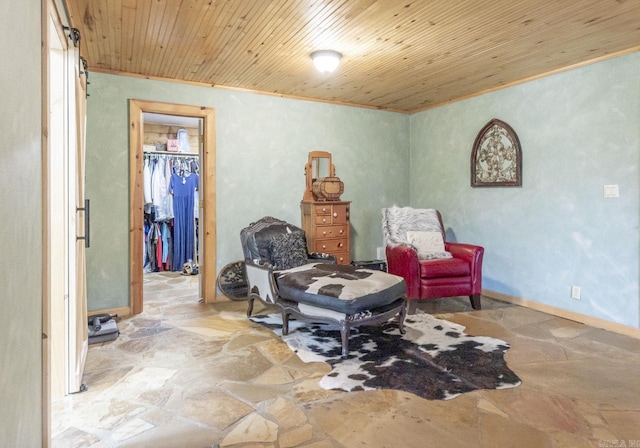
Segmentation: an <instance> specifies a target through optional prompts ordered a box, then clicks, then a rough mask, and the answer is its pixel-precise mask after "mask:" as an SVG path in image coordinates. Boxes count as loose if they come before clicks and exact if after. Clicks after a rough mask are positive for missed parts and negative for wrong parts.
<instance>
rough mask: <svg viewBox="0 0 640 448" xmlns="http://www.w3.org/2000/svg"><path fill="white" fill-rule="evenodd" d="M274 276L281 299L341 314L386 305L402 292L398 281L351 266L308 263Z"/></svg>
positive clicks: (386, 274)
mask: <svg viewBox="0 0 640 448" xmlns="http://www.w3.org/2000/svg"><path fill="white" fill-rule="evenodd" d="M294 274H295V275H294ZM275 275H276V284H277V285H278V289H279V291H280V296H281V297H282V298H284V299H287V300H292V301H294V302H298V303H302V304H307V305H312V306H315V307H320V308H326V309H329V310H333V311H337V312H339V313H344V314H358V313H361V312H367V311H369V310H372V309H375V308H378V307H382V306H385V305H389V304H391V303H393V302H395V301H396V300H397V299H398V297H403V296H404V293H405V290H406V284H405V281H404V279H403V278H402V277H399V276H396V275H393V274H388V273H386V272H382V271H378V270H370V269H362V268H358V267H357V266H352V265H335V264H332V265H328V264H325V263H309V264H305V265H303V266H299V267H296V268H292V269H287V270H283V271H277V272H276V273H275Z"/></svg>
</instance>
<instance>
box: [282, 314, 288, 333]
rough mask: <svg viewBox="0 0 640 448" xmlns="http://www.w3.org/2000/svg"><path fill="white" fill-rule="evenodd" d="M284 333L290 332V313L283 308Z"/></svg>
mask: <svg viewBox="0 0 640 448" xmlns="http://www.w3.org/2000/svg"><path fill="white" fill-rule="evenodd" d="M282 334H283V335H287V334H289V313H287V312H286V311H284V310H282Z"/></svg>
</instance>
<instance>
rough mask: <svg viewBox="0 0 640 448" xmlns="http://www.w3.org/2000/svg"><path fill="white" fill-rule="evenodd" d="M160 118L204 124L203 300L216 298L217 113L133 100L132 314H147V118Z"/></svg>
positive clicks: (200, 234)
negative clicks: (153, 115) (145, 175)
mask: <svg viewBox="0 0 640 448" xmlns="http://www.w3.org/2000/svg"><path fill="white" fill-rule="evenodd" d="M148 114H160V115H169V116H176V117H189V118H194V119H198V120H200V121H201V123H202V148H201V150H200V154H199V167H200V171H199V172H200V174H199V187H198V195H199V207H198V209H199V210H198V215H199V216H198V246H199V251H198V270H199V281H200V298H201V299H202V300H203V301H204V302H205V303H210V302H213V301H215V298H216V236H215V235H216V233H215V230H216V203H215V193H216V191H215V111H214V109H211V108H207V107H200V106H188V105H181V104H170V103H157V102H151V101H143V100H133V99H132V100H129V119H130V127H129V157H130V159H129V167H130V168H129V191H130V204H131V207H130V216H129V223H130V229H129V258H130V271H129V277H130V288H129V292H130V294H129V296H130V297H131V313H132V314H139V313H141V312H142V310H143V302H144V298H143V295H144V294H143V283H144V282H143V275H144V259H145V255H144V250H145V249H144V247H145V246H144V227H145V224H144V205H145V204H144V202H145V200H144V157H145V154H144V151H143V146H144V117H145V115H146V116H148ZM167 152H168V151H167Z"/></svg>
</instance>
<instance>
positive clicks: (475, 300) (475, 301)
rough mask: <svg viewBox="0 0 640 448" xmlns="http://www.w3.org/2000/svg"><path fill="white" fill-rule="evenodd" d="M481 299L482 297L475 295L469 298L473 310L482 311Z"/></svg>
mask: <svg viewBox="0 0 640 448" xmlns="http://www.w3.org/2000/svg"><path fill="white" fill-rule="evenodd" d="M481 297H482V296H481V295H480V294H473V295H471V296H469V300H470V301H471V308H473V309H474V310H481V309H482V304H481V303H480V299H481Z"/></svg>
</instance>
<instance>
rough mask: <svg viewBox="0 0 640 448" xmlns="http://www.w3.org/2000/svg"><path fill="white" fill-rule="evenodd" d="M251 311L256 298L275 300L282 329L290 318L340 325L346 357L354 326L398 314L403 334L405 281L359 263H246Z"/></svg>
mask: <svg viewBox="0 0 640 448" xmlns="http://www.w3.org/2000/svg"><path fill="white" fill-rule="evenodd" d="M246 271H247V283H248V284H249V307H248V310H247V315H248V316H251V312H252V310H253V300H254V299H256V298H258V299H260V301H261V302H263V303H266V304H269V305H276V306H278V307H280V309H281V312H282V334H284V335H286V334H288V332H289V318H290V317H291V316H293V317H294V318H296V319H300V320H304V321H308V322H313V323H315V322H325V323H334V324H337V325H338V326H339V328H340V334H341V338H342V356H343V357H346V356H347V355H348V353H349V333H350V332H351V328H355V327H358V326H361V325H379V324H382V323H384V322H387V321H389V320H390V319H392V318H393V317H394V316H397V322H398V329H399V331H400V333H401V334H404V333H405V329H404V318H405V316H406V301H405V296H404V294H405V291H406V285H405V283H404V279H403V278H402V277H398V276H395V275H392V274H387V273H386V272H381V271H377V270H370V269H361V268H358V267H356V266H350V265H338V264H326V263H309V264H305V265H302V266H299V267H296V268H292V269H286V270H282V271H275V272H274V271H273V270H272V269H271V268H270V267H269V266H268V265H267V266H265V265H259V264H254V263H251V262H248V263H246Z"/></svg>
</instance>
